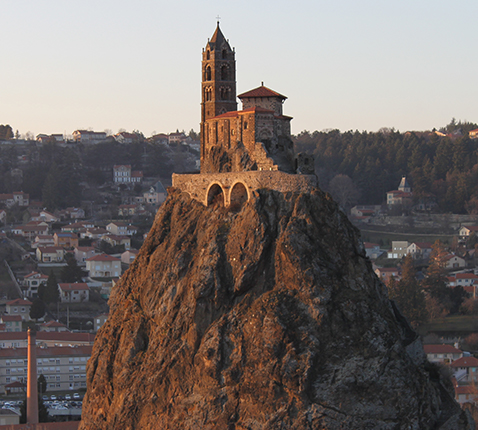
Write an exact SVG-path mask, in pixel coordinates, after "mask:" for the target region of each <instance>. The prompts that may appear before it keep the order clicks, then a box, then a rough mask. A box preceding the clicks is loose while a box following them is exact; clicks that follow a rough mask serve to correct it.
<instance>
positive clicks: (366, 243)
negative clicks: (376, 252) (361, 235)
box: [363, 242, 380, 249]
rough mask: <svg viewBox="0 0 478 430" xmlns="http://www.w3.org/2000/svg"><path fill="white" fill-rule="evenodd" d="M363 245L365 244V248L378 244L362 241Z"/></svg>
mask: <svg viewBox="0 0 478 430" xmlns="http://www.w3.org/2000/svg"><path fill="white" fill-rule="evenodd" d="M363 246H365V248H367V249H368V248H375V247H376V246H380V245H379V244H378V243H370V242H364V243H363Z"/></svg>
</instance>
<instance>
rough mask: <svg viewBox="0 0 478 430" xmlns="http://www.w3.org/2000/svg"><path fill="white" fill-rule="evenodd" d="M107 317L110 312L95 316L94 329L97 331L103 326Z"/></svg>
mask: <svg viewBox="0 0 478 430" xmlns="http://www.w3.org/2000/svg"><path fill="white" fill-rule="evenodd" d="M107 319H108V314H101V315H98V316H97V317H95V318H94V319H93V330H94V331H95V332H97V331H98V330H99V329H100V328H101V327H103V325H104V324H105V322H106V320H107Z"/></svg>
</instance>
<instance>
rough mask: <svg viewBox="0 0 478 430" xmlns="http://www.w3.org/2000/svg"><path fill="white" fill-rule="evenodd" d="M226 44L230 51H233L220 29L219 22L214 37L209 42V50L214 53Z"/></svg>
mask: <svg viewBox="0 0 478 430" xmlns="http://www.w3.org/2000/svg"><path fill="white" fill-rule="evenodd" d="M224 44H225V45H226V46H227V48H228V49H229V50H230V49H231V47H230V46H229V43H228V42H227V40H226V38H225V37H224V34H222V31H221V29H220V28H219V22H218V23H217V27H216V31H215V32H214V34H213V35H212V37H211V40H210V41H209V42H208V46H209V49H211V51H214V50H215V49H216V48H220V47H221V46H222V45H224Z"/></svg>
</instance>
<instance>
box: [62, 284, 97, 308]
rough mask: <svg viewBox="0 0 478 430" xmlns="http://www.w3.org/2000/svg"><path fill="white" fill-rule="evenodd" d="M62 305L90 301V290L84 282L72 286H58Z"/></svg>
mask: <svg viewBox="0 0 478 430" xmlns="http://www.w3.org/2000/svg"><path fill="white" fill-rule="evenodd" d="M58 290H59V292H60V300H61V302H62V303H79V302H87V301H89V299H90V289H89V288H88V285H87V284H86V283H84V282H76V283H74V284H58Z"/></svg>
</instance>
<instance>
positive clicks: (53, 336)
mask: <svg viewBox="0 0 478 430" xmlns="http://www.w3.org/2000/svg"><path fill="white" fill-rule="evenodd" d="M36 338H37V341H38V342H42V341H45V342H46V341H53V342H58V343H72V342H83V343H93V341H94V340H95V335H94V334H91V333H70V332H67V331H62V332H54V331H52V332H48V331H39V332H37V334H36ZM26 339H27V332H26V331H19V332H0V341H2V342H3V341H9V340H26Z"/></svg>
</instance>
